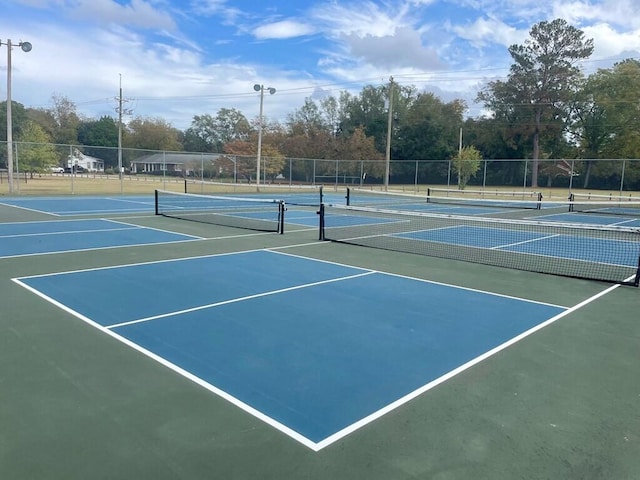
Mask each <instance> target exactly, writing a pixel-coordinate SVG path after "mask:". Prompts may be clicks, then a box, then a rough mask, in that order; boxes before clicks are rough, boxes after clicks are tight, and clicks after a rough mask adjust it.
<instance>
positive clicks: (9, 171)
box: [0, 40, 32, 194]
mask: <svg viewBox="0 0 640 480" xmlns="http://www.w3.org/2000/svg"><path fill="white" fill-rule="evenodd" d="M0 45H6V46H7V179H8V181H9V194H12V193H13V122H12V119H11V47H12V43H11V40H7V41H6V43H3V42H2V40H0ZM18 46H19V47H20V48H21V49H22V51H23V52H30V51H31V48H32V47H31V44H30V43H29V42H19V43H18Z"/></svg>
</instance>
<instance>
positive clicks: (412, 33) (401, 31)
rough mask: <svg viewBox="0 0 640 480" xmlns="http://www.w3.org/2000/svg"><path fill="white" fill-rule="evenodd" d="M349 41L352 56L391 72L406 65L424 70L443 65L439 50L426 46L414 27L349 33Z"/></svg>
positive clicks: (348, 45) (347, 39)
mask: <svg viewBox="0 0 640 480" xmlns="http://www.w3.org/2000/svg"><path fill="white" fill-rule="evenodd" d="M345 43H346V45H347V48H348V52H349V54H350V56H352V57H355V58H357V59H360V60H361V61H363V62H365V63H367V64H370V65H375V66H378V67H384V68H387V69H389V71H392V69H394V68H402V67H409V68H415V69H423V70H433V69H441V68H442V67H443V64H442V62H441V61H440V59H439V58H438V54H437V52H436V50H435V49H433V48H428V47H426V46H424V45H423V44H422V37H421V35H420V33H419V32H417V31H416V30H413V29H411V28H406V27H405V28H398V29H397V30H396V31H395V32H394V33H393V35H384V36H377V37H376V36H373V35H366V36H364V37H360V36H357V35H354V34H351V35H348V36H345ZM398 52H402V54H401V55H399V54H398Z"/></svg>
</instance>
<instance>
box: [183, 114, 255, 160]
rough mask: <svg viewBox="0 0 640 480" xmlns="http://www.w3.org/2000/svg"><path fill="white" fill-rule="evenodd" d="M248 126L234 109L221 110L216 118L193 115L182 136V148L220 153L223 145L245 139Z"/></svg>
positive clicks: (245, 120) (243, 117)
mask: <svg viewBox="0 0 640 480" xmlns="http://www.w3.org/2000/svg"><path fill="white" fill-rule="evenodd" d="M249 131H250V126H249V121H248V120H247V118H246V117H245V116H244V115H243V114H242V113H241V112H240V111H239V110H236V109H235V108H221V109H220V110H219V111H218V113H217V114H216V116H215V117H214V116H212V115H209V114H204V115H195V116H194V117H193V120H192V122H191V126H190V127H189V128H188V129H187V130H186V131H185V134H184V148H185V150H188V151H191V152H215V153H217V152H222V150H223V148H224V144H225V143H227V142H230V141H233V140H237V139H246V138H247V136H248V135H249Z"/></svg>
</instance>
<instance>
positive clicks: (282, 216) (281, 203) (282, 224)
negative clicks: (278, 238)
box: [278, 200, 287, 235]
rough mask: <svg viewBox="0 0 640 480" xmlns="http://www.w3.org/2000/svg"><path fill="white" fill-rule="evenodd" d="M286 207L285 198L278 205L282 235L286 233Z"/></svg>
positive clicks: (279, 228)
mask: <svg viewBox="0 0 640 480" xmlns="http://www.w3.org/2000/svg"><path fill="white" fill-rule="evenodd" d="M286 209H287V207H286V203H285V202H284V200H281V201H280V206H279V207H278V210H279V214H278V215H279V218H278V220H279V223H280V226H279V227H278V230H279V233H280V235H282V234H283V233H284V212H285V210H286Z"/></svg>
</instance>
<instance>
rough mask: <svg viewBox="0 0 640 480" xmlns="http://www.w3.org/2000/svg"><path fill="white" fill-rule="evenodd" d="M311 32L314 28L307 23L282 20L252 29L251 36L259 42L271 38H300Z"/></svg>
mask: <svg viewBox="0 0 640 480" xmlns="http://www.w3.org/2000/svg"><path fill="white" fill-rule="evenodd" d="M313 32H314V28H313V27H312V26H311V25H309V24H307V23H301V22H296V21H294V20H282V21H280V22H273V23H268V24H266V25H261V26H259V27H257V28H256V29H254V31H253V35H254V36H255V37H256V38H258V39H259V40H265V39H271V38H275V39H283V38H294V37H301V36H304V35H310V34H312V33H313Z"/></svg>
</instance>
